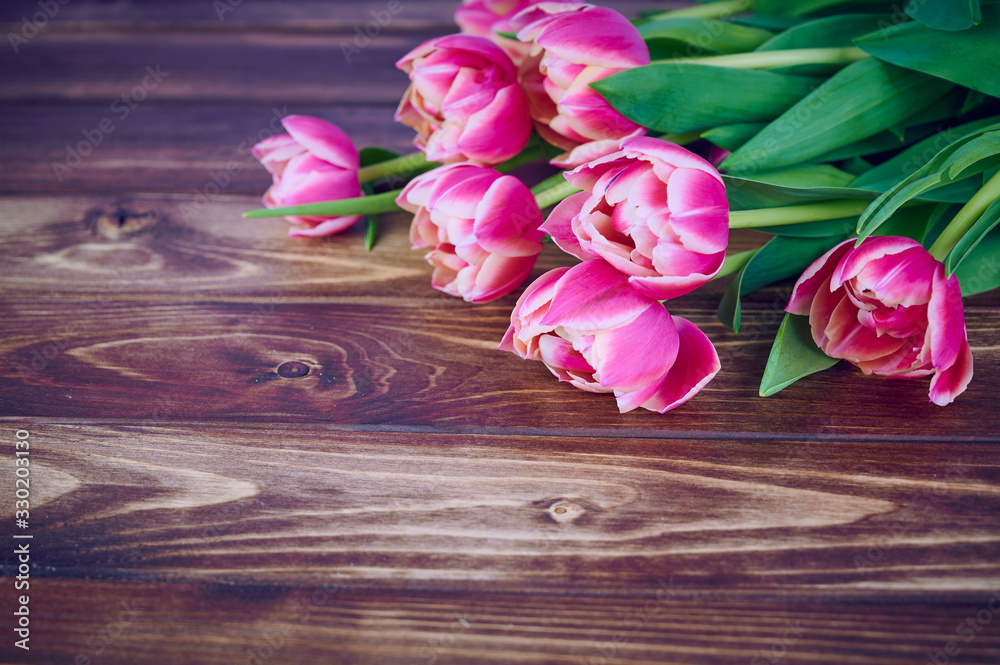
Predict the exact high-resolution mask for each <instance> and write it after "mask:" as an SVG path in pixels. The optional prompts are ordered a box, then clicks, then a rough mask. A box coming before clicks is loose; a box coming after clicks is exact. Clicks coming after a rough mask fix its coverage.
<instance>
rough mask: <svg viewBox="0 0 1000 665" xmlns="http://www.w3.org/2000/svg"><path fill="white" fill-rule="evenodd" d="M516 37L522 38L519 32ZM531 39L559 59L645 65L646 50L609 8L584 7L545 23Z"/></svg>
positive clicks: (636, 33) (633, 31)
mask: <svg viewBox="0 0 1000 665" xmlns="http://www.w3.org/2000/svg"><path fill="white" fill-rule="evenodd" d="M518 39H521V40H522V41H523V40H524V38H523V37H521V35H520V34H518ZM535 41H536V42H537V43H538V44H539V45H541V46H542V47H544V48H545V49H547V50H549V51H552V52H553V53H556V54H557V55H559V57H561V58H565V59H566V60H572V61H573V62H582V63H586V64H588V65H601V66H603V67H618V68H625V67H638V66H640V65H648V64H649V49H648V48H646V44H645V43H644V42H643V40H642V36H641V35H640V34H639V31H638V30H636V28H635V26H633V25H632V24H631V23H630V22H629V20H628V19H626V18H625V17H624V16H622V15H621V14H620V13H618V12H616V11H615V10H613V9H608V8H605V7H594V6H585V8H584V9H583V10H580V11H573V12H572V13H566V14H563V15H560V16H558V20H555V21H551V22H550V23H548V24H547V25H545V26H544V27H543V28H542V30H541V31H540V33H539V34H538V35H537V36H536V37H535Z"/></svg>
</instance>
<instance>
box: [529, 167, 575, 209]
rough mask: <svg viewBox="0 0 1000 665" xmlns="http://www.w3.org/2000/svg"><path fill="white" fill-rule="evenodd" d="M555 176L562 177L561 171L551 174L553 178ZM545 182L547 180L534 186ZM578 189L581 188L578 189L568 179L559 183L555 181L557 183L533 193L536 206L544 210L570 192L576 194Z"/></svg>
mask: <svg viewBox="0 0 1000 665" xmlns="http://www.w3.org/2000/svg"><path fill="white" fill-rule="evenodd" d="M555 177H559V178H562V173H557V174H556V175H555V176H553V178H555ZM550 180H551V178H550ZM545 182H548V181H543V182H541V183H539V184H538V185H535V187H536V188H537V187H539V186H540V185H544V184H545ZM532 191H533V192H534V191H535V190H534V189H532ZM580 191H583V190H581V189H579V188H577V187H574V186H573V183H571V182H569V181H568V180H565V179H564V180H563V181H562V182H561V183H557V184H555V185H553V186H551V187H548V188H546V189H544V190H543V191H539V192H538V193H536V194H535V202H536V203H538V207H539V208H541V209H542V210H545V209H546V208H548V207H549V206H552V205H555V204H557V203H559V202H560V201H562V200H563V199H564V198H566V197H567V196H570V195H572V194H576V193H577V192H580Z"/></svg>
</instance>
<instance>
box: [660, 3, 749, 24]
mask: <svg viewBox="0 0 1000 665" xmlns="http://www.w3.org/2000/svg"><path fill="white" fill-rule="evenodd" d="M749 11H753V0H718V2H709V3H706V4H704V5H695V6H694V7H685V8H684V9H675V10H673V11H671V12H663V13H662V14H656V15H655V16H650V19H652V20H654V21H659V20H660V19H665V18H723V17H728V16H733V15H734V14H742V13H743V12H749Z"/></svg>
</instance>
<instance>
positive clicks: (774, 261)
mask: <svg viewBox="0 0 1000 665" xmlns="http://www.w3.org/2000/svg"><path fill="white" fill-rule="evenodd" d="M844 237H845V236H837V237H823V238H793V237H786V236H775V237H774V238H771V240H770V241H769V242H768V243H767V244H766V245H764V246H763V247H761V248H760V250H758V251H757V253H756V254H754V255H753V257H752V258H751V259H750V260H749V261H748V262H747V264H746V265H745V266H743V268H742V269H741V270H740V271H739V272H738V273H736V276H735V277H734V278H733V281H732V282H731V283H730V284H729V288H728V289H726V293H725V295H723V296H722V301H721V302H720V303H719V312H718V316H719V320H720V321H722V323H724V324H725V325H727V326H729V327H730V328H732V329H733V330H734V331H735V332H739V331H740V310H741V307H740V298H742V297H743V296H745V295H746V294H748V293H752V292H754V291H756V290H757V289H759V288H762V287H764V286H767V285H768V284H773V283H774V282H778V281H781V280H783V279H786V278H788V277H796V276H798V275H801V274H802V271H803V270H805V269H806V268H808V267H809V266H810V265H812V262H813V261H815V260H816V259H818V258H819V257H820V256H822V255H823V253H824V252H826V251H827V250H829V249H832V248H833V247H834V246H835V245H836V244H837V243H839V242H841V241H842V240H844Z"/></svg>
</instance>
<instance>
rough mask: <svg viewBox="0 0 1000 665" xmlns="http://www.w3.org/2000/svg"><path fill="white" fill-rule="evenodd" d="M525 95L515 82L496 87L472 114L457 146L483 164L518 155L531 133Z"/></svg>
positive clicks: (498, 161)
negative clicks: (483, 103)
mask: <svg viewBox="0 0 1000 665" xmlns="http://www.w3.org/2000/svg"><path fill="white" fill-rule="evenodd" d="M531 126H532V125H531V118H530V117H529V116H528V98H527V97H526V96H525V94H524V90H522V89H521V87H520V86H518V85H508V86H507V87H505V88H502V89H500V90H499V91H497V93H496V96H495V97H494V98H493V100H492V101H491V102H490V103H489V104H487V105H486V106H485V107H484V108H483V109H481V110H479V111H476V112H475V113H473V114H471V115H470V116H469V117H468V119H467V121H466V124H465V128H464V129H463V130H462V135H461V137H460V138H459V140H458V150H459V152H461V153H462V154H464V155H466V156H468V158H469V159H471V160H475V161H477V162H480V163H483V164H499V163H500V162H503V161H505V160H508V159H510V158H511V157H514V156H515V155H517V154H518V153H519V152H521V150H523V149H524V146H525V145H527V143H528V139H529V138H530V137H531Z"/></svg>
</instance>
